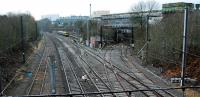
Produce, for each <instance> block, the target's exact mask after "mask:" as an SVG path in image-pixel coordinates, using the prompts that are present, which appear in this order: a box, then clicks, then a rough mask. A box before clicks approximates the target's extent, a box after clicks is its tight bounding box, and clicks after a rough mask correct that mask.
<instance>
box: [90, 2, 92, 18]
mask: <svg viewBox="0 0 200 97" xmlns="http://www.w3.org/2000/svg"><path fill="white" fill-rule="evenodd" d="M91 11H92V7H91V4H90V18H91Z"/></svg>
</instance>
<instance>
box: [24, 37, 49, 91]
mask: <svg viewBox="0 0 200 97" xmlns="http://www.w3.org/2000/svg"><path fill="white" fill-rule="evenodd" d="M46 39H47V38H45V40H46ZM47 50H48V49H47V47H46V45H45V48H44V52H43V55H42V58H41V60H40V63H39V66H38V67H37V69H36V71H35V76H34V78H33V80H32V82H31V85H30V87H29V89H28V92H27V95H30V92H31V91H32V88H33V86H34V83H35V79H36V77H37V75H38V72H39V70H40V67H41V65H42V62H43V60H44V58H45V57H47V54H46V53H47V52H48V51H47ZM45 51H46V53H45Z"/></svg>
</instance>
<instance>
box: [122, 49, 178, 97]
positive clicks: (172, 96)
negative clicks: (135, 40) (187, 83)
mask: <svg viewBox="0 0 200 97" xmlns="http://www.w3.org/2000/svg"><path fill="white" fill-rule="evenodd" d="M127 48H128V46H127ZM124 57H127V56H125V55H124V53H123V49H121V55H120V58H121V59H122V61H123V62H124V63H125V64H127V65H128V64H129V63H128V62H127V60H125V59H124ZM127 65H126V67H128V66H127ZM143 74H144V73H143ZM144 76H145V77H146V78H147V79H149V80H150V81H152V82H153V80H151V79H150V78H148V77H147V76H146V74H144ZM159 88H160V87H159ZM163 92H165V93H166V94H168V95H169V96H171V97H175V96H174V95H173V94H171V93H170V92H168V91H165V90H163Z"/></svg>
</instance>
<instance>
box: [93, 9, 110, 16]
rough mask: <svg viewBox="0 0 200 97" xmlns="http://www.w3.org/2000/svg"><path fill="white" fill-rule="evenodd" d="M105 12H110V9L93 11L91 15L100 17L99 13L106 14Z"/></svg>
mask: <svg viewBox="0 0 200 97" xmlns="http://www.w3.org/2000/svg"><path fill="white" fill-rule="evenodd" d="M107 14H110V11H108V10H101V11H94V12H93V13H92V17H100V16H101V15H107Z"/></svg>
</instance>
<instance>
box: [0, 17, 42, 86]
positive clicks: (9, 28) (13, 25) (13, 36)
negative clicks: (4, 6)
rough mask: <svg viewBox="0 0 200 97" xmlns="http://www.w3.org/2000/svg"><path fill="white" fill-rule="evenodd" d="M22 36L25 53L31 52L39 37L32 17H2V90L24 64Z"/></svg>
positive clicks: (0, 71) (0, 77)
mask: <svg viewBox="0 0 200 97" xmlns="http://www.w3.org/2000/svg"><path fill="white" fill-rule="evenodd" d="M21 16H22V25H23V35H22V30H21V27H22V25H21ZM22 36H23V39H24V47H25V51H26V52H29V51H31V49H30V48H29V47H30V45H29V44H30V43H32V42H35V41H36V40H37V39H38V36H39V33H38V31H37V25H36V21H35V19H34V18H33V17H32V16H31V15H28V14H12V13H9V14H8V15H3V16H0V90H1V89H2V88H3V87H4V86H5V85H6V84H7V83H8V82H9V81H10V79H11V78H12V77H13V76H14V75H15V73H16V70H17V68H18V67H20V66H21V64H22V63H21V62H22V52H21V48H22V45H21V42H22ZM26 55H27V53H26Z"/></svg>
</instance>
